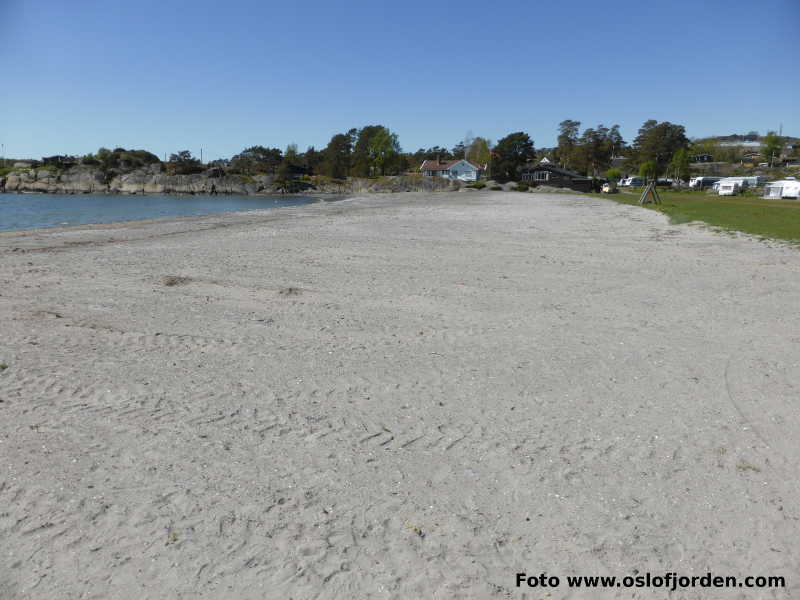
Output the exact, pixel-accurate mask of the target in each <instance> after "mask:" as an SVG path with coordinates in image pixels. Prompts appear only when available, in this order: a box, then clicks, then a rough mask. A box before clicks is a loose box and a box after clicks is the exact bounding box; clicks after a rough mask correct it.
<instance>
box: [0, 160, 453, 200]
mask: <svg viewBox="0 0 800 600" xmlns="http://www.w3.org/2000/svg"><path fill="white" fill-rule="evenodd" d="M301 187H302V188H303V191H305V192H306V193H314V194H340V195H351V194H364V193H388V192H433V191H445V190H451V189H454V187H456V188H457V187H458V184H457V183H456V184H453V183H451V182H450V181H448V180H446V179H441V178H438V177H421V176H396V177H378V178H375V179H356V178H349V179H346V180H333V179H329V178H325V177H312V178H311V179H310V181H307V182H305V181H304V182H303V183H302V186H301ZM5 191H7V192H43V193H51V194H229V195H242V196H247V195H255V194H276V193H280V190H279V189H277V188H276V187H274V186H273V177H272V176H269V175H257V176H253V177H250V176H240V175H231V174H226V173H224V172H223V171H221V170H220V169H209V170H208V171H206V172H204V173H199V174H194V175H167V174H166V173H164V172H163V170H162V168H161V165H151V166H149V167H146V168H142V169H137V170H135V171H131V172H130V173H125V174H121V175H113V174H109V173H105V172H103V171H102V170H101V169H99V168H97V167H92V166H85V165H82V166H77V167H73V168H71V169H68V170H66V171H60V170H58V169H49V168H40V169H20V170H16V171H12V172H11V173H9V174H8V176H7V177H6V182H5Z"/></svg>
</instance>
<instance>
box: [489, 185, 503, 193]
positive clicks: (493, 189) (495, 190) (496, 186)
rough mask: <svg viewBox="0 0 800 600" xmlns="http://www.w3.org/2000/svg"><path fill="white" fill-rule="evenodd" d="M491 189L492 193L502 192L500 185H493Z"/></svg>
mask: <svg viewBox="0 0 800 600" xmlns="http://www.w3.org/2000/svg"><path fill="white" fill-rule="evenodd" d="M491 189H492V191H493V192H502V191H503V186H502V185H493V186H492V188H491Z"/></svg>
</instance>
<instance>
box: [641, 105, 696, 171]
mask: <svg viewBox="0 0 800 600" xmlns="http://www.w3.org/2000/svg"><path fill="white" fill-rule="evenodd" d="M688 145H689V140H688V139H687V138H686V129H685V128H684V127H683V125H675V124H673V123H670V122H669V121H664V122H663V123H659V122H658V121H655V120H653V119H651V120H649V121H645V122H644V124H643V125H642V127H641V128H640V129H639V135H638V136H637V137H636V139H635V140H634V142H633V158H634V162H636V163H638V164H640V165H641V164H644V163H646V162H652V163H654V164H655V169H656V173H655V176H658V174H659V173H663V172H664V171H665V170H666V168H667V165H668V164H669V161H670V160H671V159H672V157H673V156H674V154H675V153H676V152H677V151H678V150H679V149H681V148H686V147H688Z"/></svg>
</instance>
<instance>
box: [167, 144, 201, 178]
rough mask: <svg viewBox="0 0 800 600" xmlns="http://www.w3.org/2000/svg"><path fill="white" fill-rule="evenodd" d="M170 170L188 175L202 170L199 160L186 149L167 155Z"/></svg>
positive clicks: (176, 173) (177, 173)
mask: <svg viewBox="0 0 800 600" xmlns="http://www.w3.org/2000/svg"><path fill="white" fill-rule="evenodd" d="M169 163H170V171H171V172H172V173H174V174H175V175H189V174H191V173H199V172H201V171H202V170H203V165H201V164H200V160H199V159H197V158H195V157H194V156H192V153H191V152H189V151H188V150H181V151H180V152H178V153H177V154H172V155H170V157H169Z"/></svg>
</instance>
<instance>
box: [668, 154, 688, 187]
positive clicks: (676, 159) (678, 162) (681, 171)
mask: <svg viewBox="0 0 800 600" xmlns="http://www.w3.org/2000/svg"><path fill="white" fill-rule="evenodd" d="M669 166H670V170H671V171H672V174H673V176H674V177H675V178H676V179H680V180H683V181H686V180H687V179H689V166H690V165H689V152H688V151H687V150H686V148H679V149H678V151H677V152H675V154H673V155H672V160H671V161H670V163H669Z"/></svg>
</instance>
